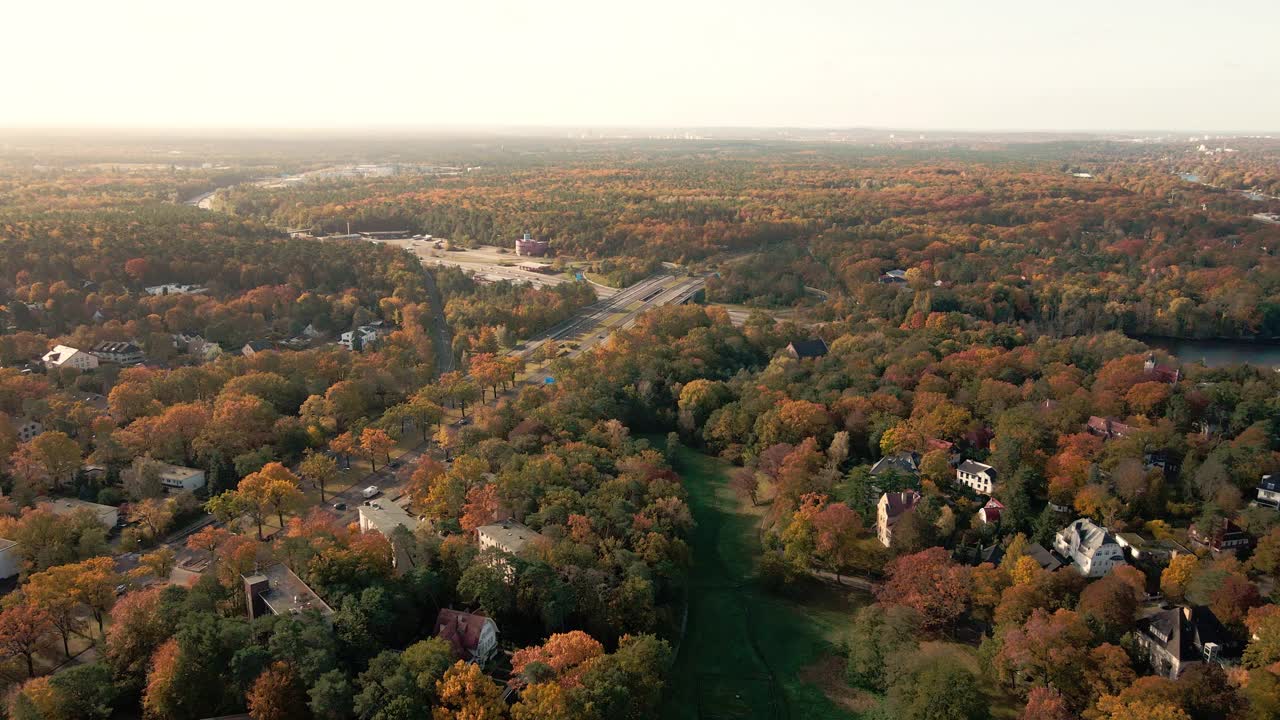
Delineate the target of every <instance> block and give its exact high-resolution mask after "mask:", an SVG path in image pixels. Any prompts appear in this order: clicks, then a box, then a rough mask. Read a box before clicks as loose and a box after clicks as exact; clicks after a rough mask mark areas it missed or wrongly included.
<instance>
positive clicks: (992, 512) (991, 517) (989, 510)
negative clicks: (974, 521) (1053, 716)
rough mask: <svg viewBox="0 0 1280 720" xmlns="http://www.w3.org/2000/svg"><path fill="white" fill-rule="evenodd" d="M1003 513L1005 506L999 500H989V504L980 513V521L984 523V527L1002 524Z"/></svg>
mask: <svg viewBox="0 0 1280 720" xmlns="http://www.w3.org/2000/svg"><path fill="white" fill-rule="evenodd" d="M1002 512H1004V505H1003V504H1002V503H1001V502H1000V501H999V500H997V499H995V498H990V499H988V500H987V504H986V505H983V506H982V509H981V510H979V511H978V520H980V521H982V524H983V525H990V524H992V523H997V522H1000V513H1002Z"/></svg>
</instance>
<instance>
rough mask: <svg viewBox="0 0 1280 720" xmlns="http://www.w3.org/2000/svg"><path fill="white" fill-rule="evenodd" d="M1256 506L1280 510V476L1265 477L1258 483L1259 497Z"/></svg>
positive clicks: (1255, 499)
mask: <svg viewBox="0 0 1280 720" xmlns="http://www.w3.org/2000/svg"><path fill="white" fill-rule="evenodd" d="M1253 504H1254V505H1257V506H1259V507H1269V508H1272V509H1275V510H1280V475H1263V476H1262V480H1260V481H1258V496H1257V497H1256V498H1254V501H1253Z"/></svg>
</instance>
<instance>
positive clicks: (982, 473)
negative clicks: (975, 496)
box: [956, 460, 996, 495]
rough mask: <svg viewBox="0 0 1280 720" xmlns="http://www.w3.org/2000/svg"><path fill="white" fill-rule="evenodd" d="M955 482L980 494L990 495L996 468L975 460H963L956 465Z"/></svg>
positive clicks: (994, 485)
mask: <svg viewBox="0 0 1280 720" xmlns="http://www.w3.org/2000/svg"><path fill="white" fill-rule="evenodd" d="M956 482H958V483H960V484H961V485H965V486H967V487H970V488H973V491H974V492H976V493H979V494H981V495H990V494H991V491H992V490H994V489H995V487H996V469H995V468H993V467H991V466H990V465H987V464H986V463H980V462H977V461H976V460H965V461H964V462H962V463H960V464H959V465H958V466H957V467H956Z"/></svg>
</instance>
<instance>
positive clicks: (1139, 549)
mask: <svg viewBox="0 0 1280 720" xmlns="http://www.w3.org/2000/svg"><path fill="white" fill-rule="evenodd" d="M1116 544H1118V545H1119V546H1120V547H1122V548H1124V550H1125V554H1127V555H1128V556H1129V559H1131V560H1134V561H1135V562H1140V561H1147V560H1151V561H1154V562H1163V563H1167V562H1169V561H1170V560H1172V559H1174V558H1176V557H1178V556H1179V555H1194V554H1195V553H1193V552H1192V551H1191V550H1189V549H1188V548H1186V547H1185V546H1183V545H1182V544H1181V543H1179V542H1177V541H1175V540H1170V539H1169V538H1165V539H1163V540H1153V539H1151V538H1148V537H1146V536H1144V535H1140V534H1138V533H1116Z"/></svg>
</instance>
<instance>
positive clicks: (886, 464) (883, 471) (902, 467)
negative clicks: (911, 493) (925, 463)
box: [871, 452, 920, 477]
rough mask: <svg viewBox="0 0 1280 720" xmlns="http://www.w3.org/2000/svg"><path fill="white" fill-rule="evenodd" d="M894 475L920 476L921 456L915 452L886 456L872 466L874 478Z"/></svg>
mask: <svg viewBox="0 0 1280 720" xmlns="http://www.w3.org/2000/svg"><path fill="white" fill-rule="evenodd" d="M889 473H893V474H895V475H908V476H912V477H914V476H916V475H919V474H920V456H919V455H916V454H915V453H913V452H899V453H894V454H892V455H885V456H884V457H882V458H880V459H879V460H877V461H876V464H875V465H872V466H871V475H872V477H879V476H881V475H887V474H889Z"/></svg>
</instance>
